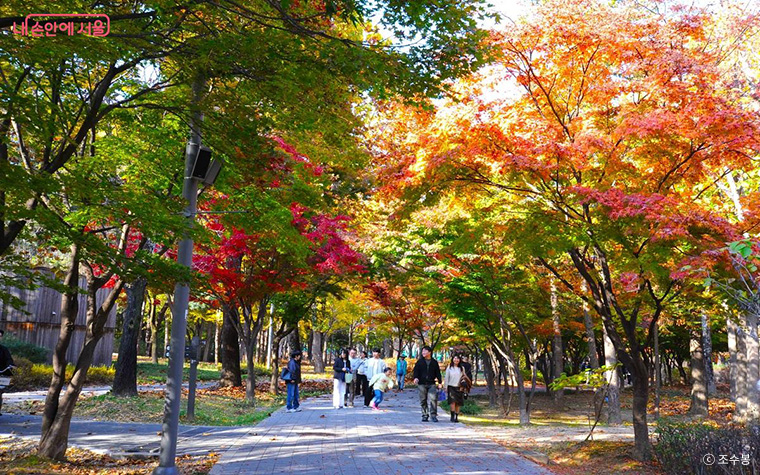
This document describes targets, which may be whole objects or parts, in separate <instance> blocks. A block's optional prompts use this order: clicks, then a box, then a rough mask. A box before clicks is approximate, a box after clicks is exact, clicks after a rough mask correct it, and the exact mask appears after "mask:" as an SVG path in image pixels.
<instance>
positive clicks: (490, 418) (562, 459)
mask: <svg viewBox="0 0 760 475" xmlns="http://www.w3.org/2000/svg"><path fill="white" fill-rule="evenodd" d="M727 389H728V388H720V387H719V393H718V395H717V396H716V397H714V398H712V399H711V400H710V415H709V417H708V418H707V420H709V421H711V422H712V423H714V424H717V425H724V424H728V423H730V421H731V416H732V413H733V409H734V406H733V403H732V402H731V401H730V400H729V399H728V394H727ZM473 391H474V392H473V396H472V397H471V400H472V401H474V402H475V403H476V404H477V406H478V408H479V409H478V411H479V413H478V414H469V415H466V416H462V417H461V419H462V420H463V421H465V422H466V423H467V424H472V425H477V426H478V427H479V428H478V430H479V431H482V433H483V434H484V435H485V436H486V437H488V438H490V439H492V440H494V441H496V442H498V443H499V444H501V445H503V446H505V447H507V448H509V449H511V450H515V451H516V452H519V453H523V454H524V455H527V456H529V457H530V458H533V459H534V460H537V461H539V462H541V463H543V464H545V465H546V466H547V467H549V468H550V469H551V470H553V471H555V472H556V473H561V474H567V475H589V474H594V475H596V474H599V475H607V474H617V473H620V474H642V475H657V474H662V473H664V472H663V470H662V468H661V467H660V466H659V464H658V463H657V461H656V460H654V461H652V462H648V463H641V462H638V461H636V460H634V459H633V457H632V455H631V454H632V449H633V440H634V437H633V426H632V424H631V420H632V416H631V403H632V394H631V390H630V388H626V389H624V390H623V392H622V394H621V410H622V417H623V424H622V425H618V426H610V425H607V424H606V423H605V422H604V420H602V421H601V422H600V423H599V425H597V427H596V428H595V430H594V431H593V435H592V437H591V438H589V440H588V441H586V438H587V436H588V435H589V432H590V429H591V425H592V424H593V422H594V419H593V392H592V391H591V390H579V391H574V390H568V391H567V392H566V393H565V395H564V396H563V397H562V399H561V400H560V401H559V402H555V401H554V400H553V399H552V398H551V397H550V396H549V395H547V394H546V393H545V392H544V391H543V388H541V390H540V391H537V392H536V394H535V395H534V398H533V403H532V410H531V425H530V426H528V427H521V426H520V425H519V415H518V413H517V395H514V397H513V400H512V404H511V409H510V411H509V413H508V414H506V415H505V414H504V412H503V410H502V409H501V407H499V405H498V403H497V406H496V407H491V406H489V400H488V396H487V393H486V390H485V388H484V387H476V388H475V389H474V390H473ZM650 399H651V400H652V401H653V400H654V397H653V395H652V396H651V398H650ZM689 403H690V387H687V386H669V387H666V388H663V389H662V391H661V403H660V416H662V417H668V418H669V419H675V420H680V421H694V419H693V418H692V417H691V416H689V415H688V409H689ZM478 411H476V412H478ZM648 422H649V423H650V424H649V426H650V428H649V431H650V438H651V440H652V442H653V443H656V428H657V420H656V417H655V413H654V404H653V402H650V407H649V417H648Z"/></svg>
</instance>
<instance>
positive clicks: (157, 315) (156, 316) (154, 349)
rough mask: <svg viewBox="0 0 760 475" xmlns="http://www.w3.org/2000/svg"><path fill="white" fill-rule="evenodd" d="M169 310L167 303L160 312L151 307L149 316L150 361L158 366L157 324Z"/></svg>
mask: <svg viewBox="0 0 760 475" xmlns="http://www.w3.org/2000/svg"><path fill="white" fill-rule="evenodd" d="M168 310H169V302H168V301H167V302H166V303H164V305H163V306H162V307H161V310H160V311H158V312H157V311H156V306H155V305H154V306H153V309H152V312H151V316H150V360H151V362H152V363H153V364H158V355H159V353H161V350H159V349H158V322H160V321H161V320H162V319H164V318H165V317H166V312H167V311H168Z"/></svg>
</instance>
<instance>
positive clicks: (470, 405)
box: [441, 399, 483, 416]
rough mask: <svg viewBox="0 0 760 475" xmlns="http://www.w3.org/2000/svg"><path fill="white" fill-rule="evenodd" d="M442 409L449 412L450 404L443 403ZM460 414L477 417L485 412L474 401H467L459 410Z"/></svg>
mask: <svg viewBox="0 0 760 475" xmlns="http://www.w3.org/2000/svg"><path fill="white" fill-rule="evenodd" d="M441 407H442V408H443V409H445V410H447V411H448V410H449V403H448V402H446V401H441ZM459 412H460V413H462V414H465V415H468V416H475V415H478V414H480V413H481V412H483V408H482V407H480V406H479V405H478V403H476V402H475V401H473V400H472V399H465V401H464V405H463V406H462V407H461V408H459Z"/></svg>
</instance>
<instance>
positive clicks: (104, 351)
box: [0, 271, 116, 366]
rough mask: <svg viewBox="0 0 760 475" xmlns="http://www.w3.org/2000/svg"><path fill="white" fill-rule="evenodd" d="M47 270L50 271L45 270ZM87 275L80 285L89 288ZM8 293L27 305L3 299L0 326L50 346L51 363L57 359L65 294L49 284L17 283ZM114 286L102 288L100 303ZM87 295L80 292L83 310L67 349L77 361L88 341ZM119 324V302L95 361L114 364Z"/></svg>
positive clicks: (112, 312)
mask: <svg viewBox="0 0 760 475" xmlns="http://www.w3.org/2000/svg"><path fill="white" fill-rule="evenodd" d="M43 272H47V271H43ZM86 286H87V285H86V281H85V278H84V277H82V278H80V279H79V287H80V288H82V289H85V288H86ZM6 290H7V292H8V293H10V294H12V295H14V296H16V297H18V298H19V299H21V301H23V302H25V303H26V305H25V306H24V307H23V308H22V309H15V308H13V307H11V306H10V304H8V303H7V302H2V308H0V328H2V329H4V330H5V331H6V334H12V335H13V336H15V337H16V338H18V339H20V340H23V341H27V342H29V343H34V344H35V345H37V346H41V347H43V348H47V349H48V363H51V362H52V360H53V349H54V348H55V344H56V342H57V341H58V335H59V333H60V331H61V317H60V312H61V299H62V296H61V294H60V293H59V292H58V291H56V290H53V289H51V288H48V287H44V286H41V287H38V288H37V289H35V290H20V289H17V288H14V287H9V288H7V289H6ZM109 290H110V289H100V290H99V291H98V293H97V302H98V305H100V304H101V303H103V300H105V298H106V296H107V295H108V292H109ZM86 312H87V296H86V295H85V294H84V293H80V294H79V313H78V314H77V319H76V324H75V327H74V334H73V335H72V337H71V344H70V345H69V349H68V352H67V353H66V360H67V361H69V362H70V363H73V364H76V361H77V359H78V358H79V352H80V351H81V350H82V346H83V345H84V338H85V330H86V325H85V323H86V321H87V317H86ZM115 324H116V305H114V306H113V308H112V309H111V313H110V314H109V315H108V321H107V322H106V325H105V328H104V331H105V333H104V335H103V338H102V339H101V340H100V341H99V342H98V346H97V347H96V348H95V355H94V359H93V365H105V366H110V365H111V357H112V353H113V330H114V326H115Z"/></svg>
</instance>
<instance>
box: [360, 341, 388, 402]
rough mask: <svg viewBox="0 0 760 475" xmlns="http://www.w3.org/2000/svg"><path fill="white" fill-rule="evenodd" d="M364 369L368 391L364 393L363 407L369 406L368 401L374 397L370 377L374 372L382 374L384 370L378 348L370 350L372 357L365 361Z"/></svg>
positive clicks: (383, 362) (383, 363)
mask: <svg viewBox="0 0 760 475" xmlns="http://www.w3.org/2000/svg"><path fill="white" fill-rule="evenodd" d="M365 365H366V369H365V370H364V374H365V376H367V386H368V388H369V391H367V392H366V393H364V407H370V406H369V403H370V402H371V401H372V398H373V397H375V393H374V390H373V389H372V384H371V383H370V382H369V381H372V378H373V377H374V376H375V375H376V374H383V373H384V372H385V361H383V360H382V359H381V358H380V348H375V349H374V350H372V358H370V359H368V360H367V361H365Z"/></svg>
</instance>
